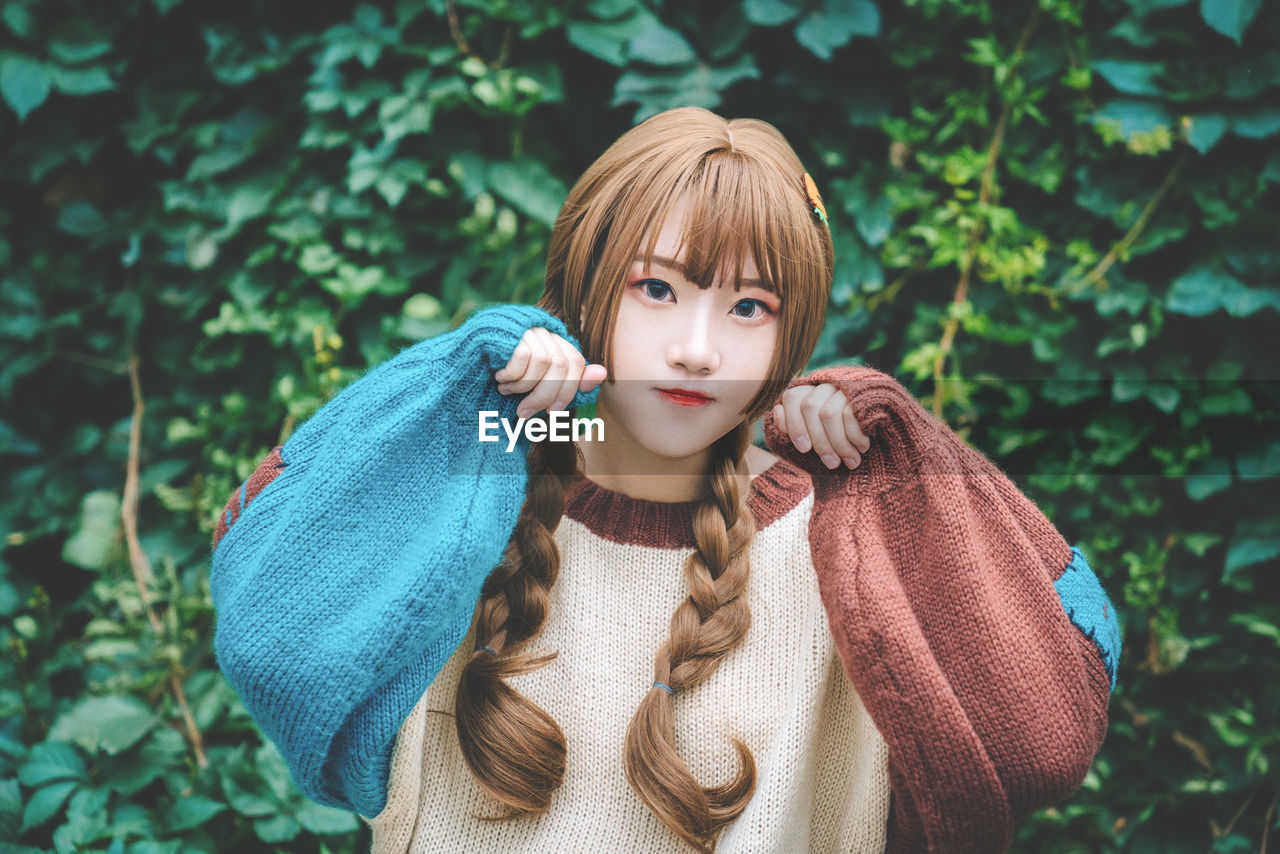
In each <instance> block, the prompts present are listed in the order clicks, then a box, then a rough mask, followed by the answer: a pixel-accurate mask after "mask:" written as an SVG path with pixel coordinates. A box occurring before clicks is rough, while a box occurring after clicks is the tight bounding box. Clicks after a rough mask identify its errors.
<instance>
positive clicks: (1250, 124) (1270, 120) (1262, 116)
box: [1231, 106, 1280, 139]
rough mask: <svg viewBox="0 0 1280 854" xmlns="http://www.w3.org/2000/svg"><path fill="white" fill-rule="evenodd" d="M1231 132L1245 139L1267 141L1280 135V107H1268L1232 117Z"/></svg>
mask: <svg viewBox="0 0 1280 854" xmlns="http://www.w3.org/2000/svg"><path fill="white" fill-rule="evenodd" d="M1231 132H1232V133H1234V134H1235V135H1236V136H1243V137H1244V138H1245V139H1266V138H1267V137H1269V136H1273V135H1275V134H1276V133H1280V107H1275V106H1267V107H1262V108H1261V109H1257V110H1254V111H1253V112H1250V113H1240V114H1238V115H1235V116H1232V118H1231Z"/></svg>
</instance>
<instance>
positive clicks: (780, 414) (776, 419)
mask: <svg viewBox="0 0 1280 854" xmlns="http://www.w3.org/2000/svg"><path fill="white" fill-rule="evenodd" d="M773 423H774V424H776V425H777V427H778V429H779V430H781V431H782V432H783V433H786V432H787V413H786V411H785V410H784V409H783V408H782V404H781V403H775V404H774V405H773Z"/></svg>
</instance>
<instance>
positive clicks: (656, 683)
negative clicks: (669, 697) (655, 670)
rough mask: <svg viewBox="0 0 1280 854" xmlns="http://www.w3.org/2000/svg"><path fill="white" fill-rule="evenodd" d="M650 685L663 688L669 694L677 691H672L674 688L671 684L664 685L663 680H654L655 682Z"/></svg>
mask: <svg viewBox="0 0 1280 854" xmlns="http://www.w3.org/2000/svg"><path fill="white" fill-rule="evenodd" d="M649 687H650V688H654V687H657V688H661V689H662V690H663V691H666V692H667V693H668V694H674V693H675V691H672V690H671V688H670V686H667V685H663V684H662V683H661V682H654V683H653V685H650V686H649Z"/></svg>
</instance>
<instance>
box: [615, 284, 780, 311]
mask: <svg viewBox="0 0 1280 854" xmlns="http://www.w3.org/2000/svg"><path fill="white" fill-rule="evenodd" d="M650 285H661V286H662V287H664V288H666V289H667V290H668V291H670V290H671V286H670V285H668V284H667V283H666V282H664V281H662V280H661V279H641V280H640V281H638V282H636V287H638V288H642V289H644V291H645V296H648V297H649V298H650V299H657V297H654V296H652V295H651V294H649V292H648V289H649V286H650ZM744 302H753V303H755V304H756V305H758V306H760V308H761V309H763V311H764V314H765V315H769V314H773V309H771V308H769V306H768V304H767V303H766V302H765V301H764V300H758V299H751V298H749V297H748V298H747V299H742V300H739V301H738V302H736V303H734V307H735V308H736V307H737V306H740V305H742V304H743V303H744ZM738 317H741V318H742V319H743V320H755V319H756V316H751V315H745V314H739V315H738Z"/></svg>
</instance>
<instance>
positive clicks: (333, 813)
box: [293, 416, 581, 836]
mask: <svg viewBox="0 0 1280 854" xmlns="http://www.w3.org/2000/svg"><path fill="white" fill-rule="evenodd" d="M579 417H581V416H579ZM293 815H294V817H295V818H297V819H298V823H299V824H301V825H302V827H303V829H304V830H306V831H307V832H308V833H315V834H318V835H321V836H330V835H333V834H336V833H350V832H351V831H353V830H357V829H358V828H359V826H360V823H359V820H358V819H357V818H356V815H355V814H354V813H349V812H347V811H346V810H340V809H334V808H333V807H326V806H323V805H322V804H318V803H316V802H315V801H305V802H303V804H302V806H300V807H298V809H297V810H296V811H295V812H294V814H293Z"/></svg>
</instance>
